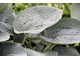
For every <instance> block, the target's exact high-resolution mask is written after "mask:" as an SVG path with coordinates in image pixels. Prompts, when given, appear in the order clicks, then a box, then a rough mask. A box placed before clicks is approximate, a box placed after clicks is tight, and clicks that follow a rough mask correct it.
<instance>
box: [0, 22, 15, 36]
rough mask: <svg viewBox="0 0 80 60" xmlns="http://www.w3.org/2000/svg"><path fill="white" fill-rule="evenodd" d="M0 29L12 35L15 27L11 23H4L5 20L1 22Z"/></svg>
mask: <svg viewBox="0 0 80 60" xmlns="http://www.w3.org/2000/svg"><path fill="white" fill-rule="evenodd" d="M0 31H2V32H7V33H9V34H10V35H12V34H14V31H13V27H12V26H11V25H9V24H6V23H4V22H0Z"/></svg>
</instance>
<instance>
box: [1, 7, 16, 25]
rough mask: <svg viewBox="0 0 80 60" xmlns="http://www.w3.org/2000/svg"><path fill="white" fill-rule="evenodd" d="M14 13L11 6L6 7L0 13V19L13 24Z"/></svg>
mask: <svg viewBox="0 0 80 60" xmlns="http://www.w3.org/2000/svg"><path fill="white" fill-rule="evenodd" d="M15 16H16V15H15V13H14V12H13V10H12V8H11V7H10V8H8V9H7V10H6V11H5V12H4V13H3V14H1V15H0V21H1V22H4V23H7V24H10V25H13V21H14V19H15Z"/></svg>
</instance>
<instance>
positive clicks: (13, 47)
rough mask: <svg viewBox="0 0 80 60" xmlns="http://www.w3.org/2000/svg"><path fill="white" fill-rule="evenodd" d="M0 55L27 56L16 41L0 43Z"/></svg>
mask: <svg viewBox="0 0 80 60" xmlns="http://www.w3.org/2000/svg"><path fill="white" fill-rule="evenodd" d="M0 56H27V53H26V50H25V49H24V48H23V47H22V46H21V45H20V44H18V43H11V42H2V43H0Z"/></svg>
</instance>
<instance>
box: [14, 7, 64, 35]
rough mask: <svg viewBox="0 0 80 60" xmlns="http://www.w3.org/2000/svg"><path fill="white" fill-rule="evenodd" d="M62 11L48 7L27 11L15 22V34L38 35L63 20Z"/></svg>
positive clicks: (32, 8) (33, 8)
mask: <svg viewBox="0 0 80 60" xmlns="http://www.w3.org/2000/svg"><path fill="white" fill-rule="evenodd" d="M61 17H62V10H61V9H58V8H54V7H48V6H35V7H31V8H29V9H25V10H24V11H22V12H21V13H19V15H18V16H17V17H16V19H15V20H14V24H13V25H14V31H15V33H18V34H19V33H33V34H38V33H40V32H42V31H43V30H44V29H46V28H48V27H50V26H52V25H54V24H55V23H57V22H58V21H59V19H61Z"/></svg>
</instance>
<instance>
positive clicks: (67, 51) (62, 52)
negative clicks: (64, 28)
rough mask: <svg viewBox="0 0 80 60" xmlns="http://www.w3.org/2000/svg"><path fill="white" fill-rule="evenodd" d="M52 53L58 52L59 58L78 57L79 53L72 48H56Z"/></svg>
mask: <svg viewBox="0 0 80 60" xmlns="http://www.w3.org/2000/svg"><path fill="white" fill-rule="evenodd" d="M54 51H56V52H58V54H59V56H80V54H79V52H78V51H77V50H76V49H75V48H72V47H62V46H57V47H55V48H54Z"/></svg>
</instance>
